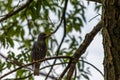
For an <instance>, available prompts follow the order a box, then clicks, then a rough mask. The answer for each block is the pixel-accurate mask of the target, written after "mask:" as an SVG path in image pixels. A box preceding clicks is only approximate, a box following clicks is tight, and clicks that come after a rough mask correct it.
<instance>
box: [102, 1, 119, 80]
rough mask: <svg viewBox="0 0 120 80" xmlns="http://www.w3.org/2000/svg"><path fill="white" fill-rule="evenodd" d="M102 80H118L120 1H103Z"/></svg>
mask: <svg viewBox="0 0 120 80" xmlns="http://www.w3.org/2000/svg"><path fill="white" fill-rule="evenodd" d="M102 19H103V21H104V23H103V26H104V27H103V33H102V34H103V45H104V54H105V58H104V77H105V78H104V80H120V0H103V17H102Z"/></svg>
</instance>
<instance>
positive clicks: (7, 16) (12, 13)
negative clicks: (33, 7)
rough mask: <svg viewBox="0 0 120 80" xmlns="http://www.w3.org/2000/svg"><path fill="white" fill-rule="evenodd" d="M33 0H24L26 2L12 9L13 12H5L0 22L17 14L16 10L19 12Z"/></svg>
mask: <svg viewBox="0 0 120 80" xmlns="http://www.w3.org/2000/svg"><path fill="white" fill-rule="evenodd" d="M32 1H33V0H28V1H27V2H26V4H24V5H23V6H21V7H20V8H18V9H16V10H14V11H13V12H9V13H8V14H6V15H5V16H4V17H3V18H1V19H0V22H2V21H4V20H6V19H8V18H10V17H12V16H13V15H15V14H17V13H18V12H20V11H21V10H23V9H24V8H26V7H27V6H28V5H29V4H30V3H31V2H32Z"/></svg>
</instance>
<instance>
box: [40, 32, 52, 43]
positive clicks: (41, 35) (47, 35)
mask: <svg viewBox="0 0 120 80" xmlns="http://www.w3.org/2000/svg"><path fill="white" fill-rule="evenodd" d="M49 36H51V34H46V33H40V34H39V36H38V41H39V40H45V39H46V38H47V37H49Z"/></svg>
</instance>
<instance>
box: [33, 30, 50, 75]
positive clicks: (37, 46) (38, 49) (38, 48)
mask: <svg viewBox="0 0 120 80" xmlns="http://www.w3.org/2000/svg"><path fill="white" fill-rule="evenodd" d="M49 36H50V35H47V34H46V33H44V32H43V33H40V34H39V36H38V39H37V41H36V42H34V44H33V47H32V51H31V58H32V62H35V61H38V60H41V59H44V58H45V56H46V52H47V46H46V41H45V40H46V38H47V37H49ZM40 64H41V62H38V63H35V64H33V66H32V67H33V71H34V75H35V76H39V67H40Z"/></svg>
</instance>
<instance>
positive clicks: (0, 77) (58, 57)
mask: <svg viewBox="0 0 120 80" xmlns="http://www.w3.org/2000/svg"><path fill="white" fill-rule="evenodd" d="M60 58H68V59H72V58H71V57H69V56H57V57H50V58H45V59H41V60H39V61H35V62H32V63H29V64H25V65H22V66H20V67H18V68H16V69H14V70H12V71H10V72H8V73H6V74H4V75H2V76H0V79H2V78H4V77H5V76H7V75H9V74H11V73H13V72H15V71H17V70H19V69H21V68H24V67H27V66H30V65H33V64H35V63H38V62H42V61H45V60H50V59H60Z"/></svg>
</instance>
